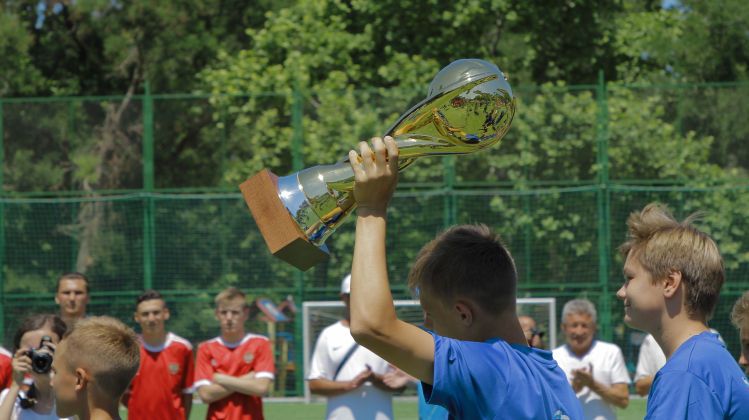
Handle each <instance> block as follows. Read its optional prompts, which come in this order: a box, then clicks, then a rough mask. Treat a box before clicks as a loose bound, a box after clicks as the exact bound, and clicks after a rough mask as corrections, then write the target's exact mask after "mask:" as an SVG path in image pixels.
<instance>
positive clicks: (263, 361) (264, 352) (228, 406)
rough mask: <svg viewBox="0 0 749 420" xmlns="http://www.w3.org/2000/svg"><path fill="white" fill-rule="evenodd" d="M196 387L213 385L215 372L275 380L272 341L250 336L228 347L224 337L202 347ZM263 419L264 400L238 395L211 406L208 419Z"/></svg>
mask: <svg viewBox="0 0 749 420" xmlns="http://www.w3.org/2000/svg"><path fill="white" fill-rule="evenodd" d="M195 364H196V368H195V388H196V389H197V388H199V387H200V386H202V385H210V384H212V383H213V374H214V373H215V372H218V373H223V374H225V375H231V376H242V375H245V374H248V373H250V372H255V377H256V378H269V379H271V380H272V379H274V378H275V369H274V367H273V355H272V354H271V350H270V341H268V338H267V337H265V336H262V335H257V334H246V335H245V336H244V338H243V339H242V341H240V342H239V344H227V343H225V342H224V341H223V340H222V339H221V337H216V338H214V339H213V340H209V341H206V342H204V343H202V344H200V346H198V357H197V361H196V362H195ZM216 419H225V420H263V403H262V401H261V399H260V397H256V396H254V395H245V394H240V393H239V392H235V393H233V394H231V395H229V396H228V397H226V398H222V399H220V400H218V401H214V402H212V403H211V404H210V405H209V406H208V414H207V415H206V420H216Z"/></svg>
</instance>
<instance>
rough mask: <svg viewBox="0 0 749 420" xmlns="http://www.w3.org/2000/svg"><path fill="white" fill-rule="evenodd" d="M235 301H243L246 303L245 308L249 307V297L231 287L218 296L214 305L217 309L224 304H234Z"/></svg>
mask: <svg viewBox="0 0 749 420" xmlns="http://www.w3.org/2000/svg"><path fill="white" fill-rule="evenodd" d="M235 300H242V301H243V302H244V307H247V306H248V305H247V295H245V294H244V293H243V292H242V291H241V290H239V289H237V288H236V287H229V288H228V289H224V290H222V291H221V292H219V294H217V295H216V299H215V300H214V303H215V304H216V309H218V307H219V306H220V305H222V304H224V303H228V302H233V301H235Z"/></svg>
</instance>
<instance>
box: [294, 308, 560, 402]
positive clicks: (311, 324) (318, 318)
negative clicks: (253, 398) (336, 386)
mask: <svg viewBox="0 0 749 420" xmlns="http://www.w3.org/2000/svg"><path fill="white" fill-rule="evenodd" d="M394 304H395V312H396V313H397V315H398V318H399V319H401V320H403V321H406V322H410V323H412V324H414V325H418V326H420V325H421V324H422V322H423V321H424V315H423V313H422V310H421V305H420V304H419V301H418V300H396V301H394ZM517 312H518V315H527V316H530V317H531V318H533V319H534V320H535V321H536V329H537V330H539V331H541V332H543V333H544V336H543V342H544V345H545V348H546V349H548V350H550V349H553V348H554V347H556V345H557V340H556V338H557V327H556V325H557V320H556V300H555V299H554V298H551V297H549V298H518V300H517ZM344 316H345V307H344V305H343V302H341V301H340V300H330V301H309V302H304V303H303V304H302V319H303V322H302V328H303V329H304V331H303V337H304V343H303V345H304V378H305V379H306V378H307V377H308V376H309V364H310V359H311V358H312V352H313V351H314V349H315V343H316V342H317V337H318V336H319V335H320V333H321V332H322V330H323V329H324V328H325V327H327V326H329V325H331V324H333V323H335V322H337V321H339V320H341V319H343V317H344ZM312 398H313V396H312V395H311V394H310V391H309V386H308V384H307V381H306V380H305V382H304V400H305V401H306V402H308V403H309V402H310V401H311V400H312Z"/></svg>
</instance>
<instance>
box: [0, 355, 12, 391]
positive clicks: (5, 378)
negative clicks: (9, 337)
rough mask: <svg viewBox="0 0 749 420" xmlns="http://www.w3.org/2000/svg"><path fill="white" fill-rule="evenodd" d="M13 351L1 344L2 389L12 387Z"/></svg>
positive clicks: (0, 389)
mask: <svg viewBox="0 0 749 420" xmlns="http://www.w3.org/2000/svg"><path fill="white" fill-rule="evenodd" d="M12 362H13V353H11V352H9V351H8V350H7V349H6V348H5V347H2V346H0V391H2V390H3V389H5V388H10V383H11V381H12V380H13V365H12V364H11V363H12Z"/></svg>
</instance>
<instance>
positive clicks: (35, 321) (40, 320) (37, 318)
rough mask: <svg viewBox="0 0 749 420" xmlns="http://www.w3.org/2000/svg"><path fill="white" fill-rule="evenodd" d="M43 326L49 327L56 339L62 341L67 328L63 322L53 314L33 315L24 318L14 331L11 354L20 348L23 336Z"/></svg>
mask: <svg viewBox="0 0 749 420" xmlns="http://www.w3.org/2000/svg"><path fill="white" fill-rule="evenodd" d="M45 325H49V327H50V329H51V330H52V332H53V333H55V334H57V337H59V338H60V340H62V337H63V336H64V335H65V332H66V331H67V329H68V327H67V325H65V321H63V320H62V318H60V317H59V316H57V315H55V314H34V315H30V316H28V317H26V319H24V320H23V321H22V322H21V325H20V326H19V327H18V329H17V330H16V334H15V335H14V336H13V353H15V352H16V351H18V349H20V348H21V339H22V338H23V335H24V334H26V333H27V332H29V331H35V330H39V329H42V328H44V326H45Z"/></svg>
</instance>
